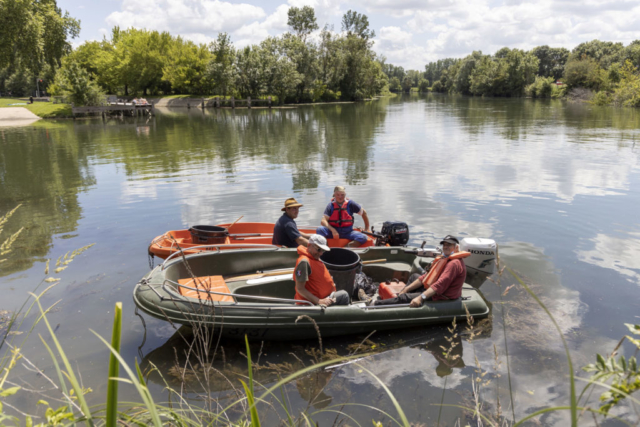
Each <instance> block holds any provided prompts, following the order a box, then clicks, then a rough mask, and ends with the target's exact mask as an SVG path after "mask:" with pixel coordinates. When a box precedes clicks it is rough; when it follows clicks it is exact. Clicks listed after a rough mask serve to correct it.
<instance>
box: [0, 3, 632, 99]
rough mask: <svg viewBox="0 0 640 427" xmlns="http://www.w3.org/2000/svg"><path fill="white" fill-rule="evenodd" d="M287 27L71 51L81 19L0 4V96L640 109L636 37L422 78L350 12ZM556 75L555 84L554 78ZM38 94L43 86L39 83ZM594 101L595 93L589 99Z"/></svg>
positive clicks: (306, 18)
mask: <svg viewBox="0 0 640 427" xmlns="http://www.w3.org/2000/svg"><path fill="white" fill-rule="evenodd" d="M287 23H288V26H289V29H290V30H289V31H288V32H285V33H284V34H282V35H281V36H278V37H268V38H266V39H265V40H263V41H262V42H261V43H259V44H254V45H250V46H246V47H244V48H237V47H235V46H234V44H233V42H232V40H231V38H230V37H229V35H228V34H226V33H220V34H219V35H218V37H217V39H216V40H215V41H213V42H212V43H209V44H202V43H201V44H196V43H194V42H192V41H189V40H185V39H183V38H182V37H179V36H177V37H176V36H172V35H171V34H169V33H167V32H158V31H149V30H138V29H133V28H130V29H120V28H119V27H115V28H113V29H112V32H111V35H110V37H109V38H107V37H105V38H104V39H103V40H101V41H88V42H85V43H83V44H81V45H80V46H78V47H77V48H76V49H72V48H71V44H70V40H71V39H73V38H74V37H77V36H78V34H79V31H80V22H79V21H78V20H76V19H74V18H72V17H70V16H69V15H68V13H64V14H63V13H62V11H61V10H60V9H59V8H58V7H57V5H56V1H55V0H3V1H0V40H2V43H0V92H3V93H6V92H7V91H11V92H12V93H13V94H14V95H19V96H24V95H28V94H30V92H31V91H33V90H34V89H35V87H36V84H37V83H38V82H41V84H42V86H44V87H47V90H48V91H49V92H51V93H54V94H64V95H67V97H68V98H69V99H70V100H71V101H72V102H74V103H75V104H77V105H85V104H92V103H97V102H100V100H101V99H103V96H104V93H111V94H118V95H123V96H139V95H171V94H189V95H200V96H212V95H214V96H215V95H218V96H225V97H226V96H236V97H243V98H244V97H247V96H251V97H252V98H260V97H265V96H268V95H271V96H275V97H276V99H277V100H278V101H279V102H281V103H282V102H316V101H334V100H359V99H365V98H370V97H372V96H375V95H379V94H381V93H385V92H387V91H392V92H409V91H411V90H417V91H420V92H427V91H429V90H431V91H434V92H446V93H460V94H464V95H479V96H523V95H527V96H533V97H550V96H558V97H560V96H564V95H565V93H566V92H567V91H568V90H571V89H573V88H578V87H579V88H585V89H587V92H588V94H589V95H588V97H591V96H593V100H594V102H596V103H599V104H611V103H612V104H616V105H633V106H638V105H640V94H639V93H638V92H639V91H640V89H639V87H640V80H639V77H638V68H639V67H640V40H636V41H634V42H632V43H630V44H629V45H628V46H624V45H623V44H622V43H614V42H603V41H600V40H592V41H590V42H585V43H581V44H580V45H578V46H576V47H575V48H574V49H573V50H571V51H569V50H568V49H565V48H553V47H549V46H538V47H536V48H534V49H532V50H530V51H525V50H520V49H510V48H508V47H504V48H502V49H500V50H498V51H497V52H496V53H494V54H493V55H484V54H483V53H482V52H480V51H474V52H472V53H471V54H470V55H467V56H466V57H464V58H445V59H441V60H438V61H435V62H430V63H428V64H426V66H425V68H424V71H418V70H405V69H404V68H403V67H399V66H395V65H393V64H388V63H386V59H385V58H384V57H383V56H380V55H377V54H376V53H375V52H374V51H373V43H374V41H373V39H374V37H375V32H374V31H373V30H372V29H371V28H370V27H369V20H368V18H367V16H366V15H364V14H360V13H358V12H355V11H351V10H350V11H348V12H347V13H346V14H345V15H344V16H343V18H342V22H341V32H339V33H337V32H334V31H333V29H332V28H330V27H328V26H327V25H325V26H324V28H323V29H322V30H321V31H319V33H316V34H317V36H316V37H311V34H312V33H313V32H315V31H317V30H319V26H318V23H317V20H316V16H315V11H314V9H313V8H312V7H309V6H304V7H301V8H298V7H292V8H290V9H289V11H288V22H287ZM557 80H562V81H563V83H564V84H563V85H562V86H561V87H559V86H557V85H556V84H555V82H556V81H557ZM40 89H42V87H40ZM594 94H595V95H594Z"/></svg>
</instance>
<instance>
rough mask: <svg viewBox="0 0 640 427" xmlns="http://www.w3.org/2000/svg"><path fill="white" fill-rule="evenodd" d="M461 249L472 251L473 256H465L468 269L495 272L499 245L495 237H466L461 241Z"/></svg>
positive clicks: (487, 272)
mask: <svg viewBox="0 0 640 427" xmlns="http://www.w3.org/2000/svg"><path fill="white" fill-rule="evenodd" d="M460 250H461V251H467V252H471V256H469V257H467V258H464V263H465V265H466V266H467V269H472V270H476V271H479V272H482V273H486V274H493V272H494V271H495V266H496V257H497V256H498V246H497V245H496V241H495V240H493V239H481V238H478V237H465V238H464V239H462V240H461V241H460Z"/></svg>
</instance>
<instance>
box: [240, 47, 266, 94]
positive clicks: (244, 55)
mask: <svg viewBox="0 0 640 427" xmlns="http://www.w3.org/2000/svg"><path fill="white" fill-rule="evenodd" d="M261 58H262V54H261V52H260V47H259V46H255V45H254V46H247V47H245V48H244V49H240V50H238V51H237V52H236V61H235V62H236V70H237V72H236V83H235V86H236V88H237V90H238V91H239V92H240V96H242V97H245V96H251V97H254V98H257V97H259V96H260V95H262V94H263V93H264V90H265V82H264V69H263V64H262V62H261Z"/></svg>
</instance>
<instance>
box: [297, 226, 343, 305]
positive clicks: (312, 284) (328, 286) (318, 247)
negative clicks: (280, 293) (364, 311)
mask: <svg viewBox="0 0 640 427" xmlns="http://www.w3.org/2000/svg"><path fill="white" fill-rule="evenodd" d="M329 250H330V249H329V246H327V239H325V238H324V237H322V236H319V235H317V234H312V235H311V237H310V238H309V244H308V245H307V247H306V248H305V247H304V246H298V255H299V256H298V261H297V262H296V268H295V269H294V270H293V280H294V281H295V282H296V296H295V299H297V300H302V301H310V302H312V303H314V304H316V305H325V306H327V307H328V306H330V305H334V304H335V305H349V294H348V293H347V292H346V291H338V292H336V285H335V284H334V283H333V278H332V277H331V275H330V274H329V271H328V270H327V267H326V266H325V265H324V263H323V262H322V261H320V256H321V255H322V254H323V253H324V252H327V251H329Z"/></svg>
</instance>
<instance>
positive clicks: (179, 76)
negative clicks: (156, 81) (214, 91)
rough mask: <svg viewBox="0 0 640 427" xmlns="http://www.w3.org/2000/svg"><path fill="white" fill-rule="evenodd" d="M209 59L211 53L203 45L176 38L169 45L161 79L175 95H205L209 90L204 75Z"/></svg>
mask: <svg viewBox="0 0 640 427" xmlns="http://www.w3.org/2000/svg"><path fill="white" fill-rule="evenodd" d="M210 59H211V53H210V52H209V50H208V49H207V47H206V46H205V45H203V44H201V45H196V44H195V43H193V42H191V41H185V40H183V39H182V38H181V37H177V38H176V39H175V40H172V41H171V43H170V45H169V49H168V52H167V62H166V63H165V66H164V67H163V68H162V79H163V80H164V81H166V82H168V83H169V84H170V85H171V89H172V90H173V92H175V93H191V94H199V95H202V94H205V93H207V92H208V90H209V84H208V83H209V82H208V80H207V75H206V73H207V65H208V64H209V61H210Z"/></svg>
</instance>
